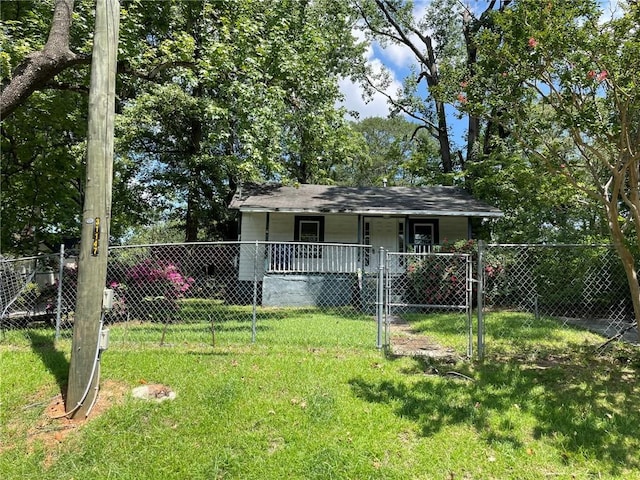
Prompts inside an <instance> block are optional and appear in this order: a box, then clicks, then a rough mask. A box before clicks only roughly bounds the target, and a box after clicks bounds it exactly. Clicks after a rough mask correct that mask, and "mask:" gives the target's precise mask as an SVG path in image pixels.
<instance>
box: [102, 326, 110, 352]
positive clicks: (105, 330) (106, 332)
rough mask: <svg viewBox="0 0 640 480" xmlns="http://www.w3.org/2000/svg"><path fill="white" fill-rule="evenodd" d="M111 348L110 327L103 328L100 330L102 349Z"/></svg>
mask: <svg viewBox="0 0 640 480" xmlns="http://www.w3.org/2000/svg"><path fill="white" fill-rule="evenodd" d="M107 348H109V329H108V328H103V329H102V330H100V350H106V349H107Z"/></svg>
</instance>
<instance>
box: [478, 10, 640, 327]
mask: <svg viewBox="0 0 640 480" xmlns="http://www.w3.org/2000/svg"><path fill="white" fill-rule="evenodd" d="M621 8H623V10H622V11H621V12H619V13H620V15H619V16H614V17H613V18H611V19H606V18H604V17H603V16H602V13H603V12H602V10H601V7H600V5H599V3H598V2H596V1H594V0H571V1H566V2H542V3H541V2H538V1H535V0H519V1H518V2H516V4H515V6H514V8H513V9H510V10H508V11H505V12H504V13H503V14H500V15H495V16H494V18H493V21H494V22H495V26H496V28H497V31H489V30H484V31H480V32H479V35H478V38H477V42H478V56H479V58H481V61H480V62H479V64H478V66H477V68H478V74H477V75H476V76H475V77H474V79H473V81H472V82H470V83H469V85H467V89H466V94H467V95H468V97H469V108H470V111H473V112H474V114H476V115H486V116H490V117H491V118H492V120H493V121H496V122H500V123H501V124H502V125H503V126H504V128H507V129H509V131H510V132H511V135H512V136H513V137H514V138H515V139H516V141H517V142H518V144H519V145H520V146H521V148H522V149H523V151H524V152H525V153H526V155H528V156H529V157H530V158H532V159H535V161H537V162H539V163H541V164H542V165H544V166H545V167H546V169H547V171H548V172H549V173H551V174H552V175H556V176H559V177H561V178H562V179H564V181H566V182H567V184H569V185H571V186H572V188H573V189H574V191H575V192H576V193H577V194H579V195H580V196H581V197H582V199H583V201H588V202H592V204H593V205H597V206H598V207H599V209H600V212H601V216H602V218H603V219H605V221H606V223H607V226H608V230H609V234H610V236H611V240H612V242H613V244H614V245H615V248H616V251H617V253H618V255H619V257H620V259H621V261H622V264H623V266H624V269H625V272H626V276H627V280H628V285H629V290H630V293H631V299H632V301H633V307H634V311H635V317H636V320H640V285H639V284H638V277H637V271H636V262H635V256H634V252H638V251H640V183H639V175H640V151H639V150H638V145H640V93H639V92H638V89H637V79H638V78H640V37H639V36H638V35H639V31H640V30H639V26H640V5H638V3H637V2H629V3H628V4H623V3H621ZM496 111H502V112H508V115H500V116H495V112H496ZM532 113H533V114H532Z"/></svg>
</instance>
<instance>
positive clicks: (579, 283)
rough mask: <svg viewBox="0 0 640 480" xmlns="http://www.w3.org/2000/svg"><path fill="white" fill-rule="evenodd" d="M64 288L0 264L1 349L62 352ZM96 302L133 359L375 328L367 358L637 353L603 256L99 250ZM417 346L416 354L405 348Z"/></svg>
mask: <svg viewBox="0 0 640 480" xmlns="http://www.w3.org/2000/svg"><path fill="white" fill-rule="evenodd" d="M474 270H475V271H474ZM76 282H77V262H76V260H75V258H73V257H67V255H66V254H65V252H64V250H61V252H60V253H59V254H55V255H54V254H50V255H40V256H37V257H28V258H22V259H6V258H4V259H2V263H1V270H0V285H1V288H0V302H1V304H0V307H2V316H1V318H0V327H1V329H2V341H4V342H5V343H9V344H11V343H12V342H19V341H20V339H22V341H24V339H25V338H27V339H28V338H29V336H30V335H31V333H33V332H34V331H35V329H38V336H39V338H42V336H43V335H44V336H50V337H51V339H52V341H53V339H54V338H55V339H56V340H70V339H71V336H72V331H73V329H72V327H73V322H74V309H75V303H76V298H75V297H76V287H77V284H76ZM107 288H110V289H112V290H113V293H114V295H113V304H112V305H111V308H110V309H108V310H106V311H105V318H104V320H105V324H106V325H107V326H108V327H109V329H110V339H111V345H113V346H124V347H127V346H130V347H131V348H135V347H136V346H138V345H147V346H149V347H151V346H165V347H166V346H176V345H183V346H194V345H200V346H203V347H204V348H210V347H211V346H212V345H216V344H247V343H250V342H254V341H256V340H257V339H260V338H261V336H262V337H263V338H265V339H266V338H268V334H269V328H268V326H266V324H265V321H283V322H284V321H289V320H291V319H292V318H295V319H304V321H311V322H316V324H317V323H318V322H323V323H322V325H323V326H324V325H326V327H323V331H324V332H325V333H327V334H329V336H331V335H334V338H335V342H337V343H339V342H341V341H342V340H343V337H345V336H348V335H349V331H348V327H346V326H344V328H345V329H346V330H341V328H343V325H346V323H345V322H341V321H342V320H346V321H349V320H355V321H364V322H374V320H375V319H377V320H378V321H379V323H378V325H379V326H383V327H384V328H383V329H382V328H379V329H378V333H377V334H378V339H377V346H378V347H382V346H385V347H390V349H391V350H392V351H393V350H394V349H396V348H401V349H402V351H403V352H404V353H408V354H426V355H439V354H442V355H449V354H452V355H457V356H459V357H471V356H472V355H473V354H475V353H477V354H478V355H480V356H483V355H484V354H485V353H487V354H489V355H491V354H499V355H503V356H520V355H526V354H528V353H531V352H541V351H545V349H547V350H548V349H549V348H551V347H550V345H551V342H552V341H555V345H556V346H554V347H553V348H560V349H561V348H562V346H563V345H564V346H565V347H566V346H567V344H568V342H573V343H584V342H585V341H589V342H591V343H594V342H598V341H599V340H600V341H604V340H606V339H607V338H611V337H616V336H620V337H621V338H623V339H625V340H629V341H637V328H636V327H634V324H633V318H634V317H633V309H632V305H631V301H630V297H629V291H628V287H627V285H626V277H625V275H624V271H623V269H622V265H621V263H620V260H619V259H618V257H617V255H616V253H615V251H614V250H613V249H612V248H611V247H610V246H599V245H484V244H482V243H480V244H479V246H478V251H477V253H476V252H474V253H469V252H465V253H446V254H445V253H391V252H382V253H381V252H380V251H373V250H372V248H371V247H368V246H363V245H344V244H308V243H294V242H290V243H280V242H228V243H227V242H218V243H189V244H160V245H138V246H122V247H111V248H110V253H109V261H108V269H107ZM474 309H475V311H476V312H477V314H478V323H477V328H476V322H475V318H474V317H473V316H472V313H473V311H474ZM472 320H473V321H472ZM303 335H304V334H303ZM383 336H384V338H382V337H383ZM416 336H422V337H426V338H427V340H428V342H427V345H426V346H425V344H424V338H422V343H415V344H412V342H413V341H415V340H416V339H415V337H416ZM305 341H308V342H310V343H311V342H313V341H314V339H312V338H308V339H305ZM369 341H370V342H371V345H373V344H374V343H375V342H374V339H373V338H372V339H370V340H369ZM558 345H559V347H558ZM413 347H415V348H413ZM412 348H413V350H412ZM424 349H426V350H427V351H426V352H425V351H424Z"/></svg>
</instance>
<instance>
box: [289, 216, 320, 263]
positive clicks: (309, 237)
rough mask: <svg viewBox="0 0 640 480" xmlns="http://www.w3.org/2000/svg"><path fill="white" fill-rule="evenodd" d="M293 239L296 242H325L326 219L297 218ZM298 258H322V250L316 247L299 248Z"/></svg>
mask: <svg viewBox="0 0 640 480" xmlns="http://www.w3.org/2000/svg"><path fill="white" fill-rule="evenodd" d="M293 239H294V240H295V241H296V242H306V243H322V242H324V217H303V216H296V219H295V231H294V234H293ZM297 250H298V251H297V256H303V257H321V256H322V249H321V248H320V247H319V246H317V245H315V246H311V247H310V248H306V247H302V246H299V247H298V249H297Z"/></svg>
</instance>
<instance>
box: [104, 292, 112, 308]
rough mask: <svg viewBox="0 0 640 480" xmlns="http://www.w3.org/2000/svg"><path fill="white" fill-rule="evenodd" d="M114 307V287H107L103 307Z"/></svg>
mask: <svg viewBox="0 0 640 480" xmlns="http://www.w3.org/2000/svg"><path fill="white" fill-rule="evenodd" d="M112 308H113V289H111V288H105V289H104V293H103V295H102V309H103V310H111V309H112Z"/></svg>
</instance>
